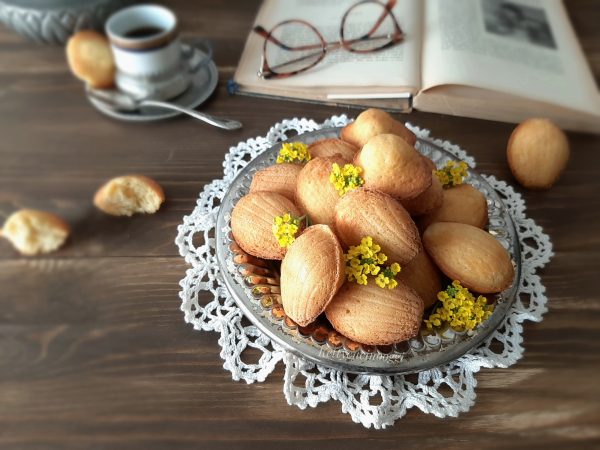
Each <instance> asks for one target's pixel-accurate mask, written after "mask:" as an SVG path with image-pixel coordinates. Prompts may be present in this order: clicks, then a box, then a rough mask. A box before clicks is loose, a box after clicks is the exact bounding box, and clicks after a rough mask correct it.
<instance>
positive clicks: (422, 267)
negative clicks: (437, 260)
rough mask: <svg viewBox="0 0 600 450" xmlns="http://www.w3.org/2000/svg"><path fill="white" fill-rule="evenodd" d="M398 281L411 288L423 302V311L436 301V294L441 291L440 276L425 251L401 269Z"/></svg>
mask: <svg viewBox="0 0 600 450" xmlns="http://www.w3.org/2000/svg"><path fill="white" fill-rule="evenodd" d="M398 279H400V280H402V281H404V282H405V283H406V284H407V285H408V286H410V287H411V288H413V289H414V290H415V291H416V292H417V294H419V297H421V299H422V300H423V304H424V306H425V309H427V308H429V307H430V306H432V305H433V304H434V303H435V302H436V301H437V294H438V292H440V291H441V290H442V274H441V272H440V269H438V268H437V266H436V265H435V264H434V263H433V261H432V260H431V258H430V257H429V255H427V252H426V251H425V250H421V251H420V252H419V254H418V255H417V256H416V257H415V258H414V259H413V260H412V261H411V262H410V263H409V264H407V265H405V266H403V267H402V270H401V271H400V273H399V274H398Z"/></svg>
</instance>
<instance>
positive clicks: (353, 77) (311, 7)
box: [235, 0, 422, 95]
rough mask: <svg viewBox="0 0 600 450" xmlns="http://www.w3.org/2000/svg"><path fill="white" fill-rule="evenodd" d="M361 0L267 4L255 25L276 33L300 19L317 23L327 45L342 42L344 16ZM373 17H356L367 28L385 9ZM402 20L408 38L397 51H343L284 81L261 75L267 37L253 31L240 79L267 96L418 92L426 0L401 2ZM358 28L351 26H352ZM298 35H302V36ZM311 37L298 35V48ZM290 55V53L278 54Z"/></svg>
mask: <svg viewBox="0 0 600 450" xmlns="http://www.w3.org/2000/svg"><path fill="white" fill-rule="evenodd" d="M354 4H356V0H338V1H335V2H327V1H321V0H266V1H265V2H264V3H263V5H262V6H261V9H260V11H259V14H258V16H257V19H256V24H255V25H261V26H263V27H264V28H265V29H266V30H267V31H270V30H271V29H272V28H273V27H274V26H275V25H277V24H279V23H280V22H282V21H284V20H289V19H300V20H304V21H306V22H308V23H310V24H311V25H313V26H314V27H315V28H316V29H317V30H318V31H319V32H320V33H321V34H322V35H323V37H324V39H325V41H326V42H328V43H329V42H339V40H340V24H341V21H342V17H343V15H344V13H345V12H346V11H347V10H348V8H350V7H351V6H352V5H354ZM373 12H377V14H376V15H374V16H373V17H366V15H361V16H355V20H359V21H361V22H363V23H362V24H357V25H358V26H360V27H361V29H364V27H365V26H366V27H367V28H368V27H370V26H371V24H375V23H376V22H377V19H378V17H379V16H380V15H381V13H382V12H383V8H380V9H379V10H377V9H374V10H373ZM392 12H393V14H394V15H395V17H396V18H397V20H398V22H399V24H400V27H401V28H402V31H403V32H404V33H405V35H406V36H405V39H404V41H403V42H401V43H400V44H398V45H396V46H393V47H391V48H388V49H385V50H382V51H378V52H373V53H367V54H360V53H353V52H349V51H346V50H343V49H336V50H333V51H331V52H327V54H326V56H325V58H324V59H323V60H322V61H321V62H320V63H318V64H317V65H316V66H315V67H313V68H312V69H309V70H307V71H305V72H301V73H299V74H296V75H293V76H290V77H288V78H283V79H268V80H265V79H262V78H261V77H259V76H258V75H257V72H258V71H259V69H260V68H261V56H262V53H263V46H264V42H265V39H264V38H263V37H262V36H260V35H258V34H257V33H254V32H251V33H250V35H249V37H248V41H247V42H246V47H245V49H244V53H243V55H242V58H241V60H240V64H239V66H238V70H237V71H236V74H235V81H236V82H237V83H239V84H240V85H241V86H253V87H255V88H258V89H259V90H260V91H262V92H269V91H271V90H272V91H273V92H277V91H281V90H283V89H293V90H296V91H298V90H299V89H303V88H304V89H306V88H319V91H322V92H325V93H327V94H338V95H344V94H345V93H354V94H356V93H365V94H369V93H371V94H375V95H376V94H377V92H380V91H381V89H380V88H382V87H384V88H388V89H386V90H384V92H388V93H389V92H390V89H392V90H397V91H399V92H406V91H407V90H408V91H410V92H416V91H417V90H418V88H419V87H420V85H419V83H420V80H421V74H420V53H421V24H422V3H421V2H420V0H398V2H397V4H396V5H395V6H394V8H393V10H392ZM352 25H354V24H352V23H350V21H349V22H348V26H352ZM296 34H298V33H296ZM303 38H305V39H310V37H308V38H307V37H306V36H302V35H295V36H291V37H290V39H294V41H293V42H294V45H300V44H302V39H303ZM278 51H285V50H278Z"/></svg>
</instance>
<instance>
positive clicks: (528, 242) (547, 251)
mask: <svg viewBox="0 0 600 450" xmlns="http://www.w3.org/2000/svg"><path fill="white" fill-rule="evenodd" d="M350 121H351V119H348V118H347V117H346V116H345V115H342V116H333V117H331V118H330V119H328V120H326V121H325V122H323V123H316V122H315V121H313V120H308V119H297V118H295V119H290V120H283V121H282V122H280V123H277V124H275V125H274V126H273V127H271V129H270V130H269V132H268V134H267V135H266V136H265V137H257V138H255V139H249V140H247V141H246V142H240V143H239V144H238V145H237V146H235V147H232V148H231V149H230V151H229V153H228V154H227V155H226V156H225V161H224V163H223V166H224V176H223V178H222V179H219V180H214V181H213V182H212V183H210V184H207V185H206V186H205V187H204V190H203V192H202V193H201V194H200V197H199V199H198V201H197V205H196V207H195V208H194V211H193V212H192V213H191V214H190V215H189V216H185V217H184V218H183V223H182V224H181V225H179V227H178V234H177V238H176V239H175V243H176V244H177V246H178V247H179V252H180V254H181V256H183V257H184V258H185V261H186V262H187V263H188V264H190V265H191V268H190V269H188V270H187V272H186V276H185V278H183V280H181V282H180V285H181V291H180V293H179V296H180V297H181V300H182V303H181V310H182V311H183V312H184V314H185V321H186V322H188V323H191V324H192V325H193V326H194V328H195V329H196V330H203V331H216V332H218V333H220V335H221V336H220V338H219V345H220V346H221V348H222V350H221V357H222V358H223V360H224V361H225V362H224V364H223V367H224V368H225V369H227V370H229V371H230V372H231V374H232V377H233V379H234V380H244V381H246V383H253V382H256V381H258V382H262V381H264V380H265V379H266V377H267V376H268V375H269V374H270V373H271V372H272V371H273V370H274V368H275V365H276V364H277V363H279V362H282V363H283V364H284V365H285V376H284V385H283V392H284V395H285V397H286V399H287V401H288V403H289V404H290V405H296V406H298V407H299V408H301V409H304V408H306V407H307V406H311V407H315V406H317V405H318V404H319V403H321V402H326V401H329V400H338V401H339V402H340V403H341V405H342V411H343V412H345V413H348V414H350V416H351V417H352V420H353V421H355V422H359V423H362V424H363V425H364V426H365V427H374V428H385V427H387V426H389V425H392V424H393V423H394V422H395V421H396V419H399V418H400V417H402V416H404V414H406V411H407V409H409V408H412V407H417V408H419V409H420V410H421V411H423V412H424V413H428V414H434V415H435V416H437V417H445V416H457V415H458V413H460V412H464V411H467V410H468V409H469V408H470V407H471V406H472V405H473V404H474V402H475V386H476V384H477V380H476V379H475V374H476V373H477V372H478V371H479V370H480V369H481V368H482V367H486V368H492V367H508V366H510V365H512V364H514V363H515V362H516V361H517V360H518V359H520V358H521V356H522V355H523V347H522V345H521V343H522V336H521V332H522V330H523V325H522V324H523V322H524V321H525V320H531V321H536V322H539V321H541V320H542V315H543V314H544V313H545V312H546V310H547V308H546V301H547V298H546V296H545V295H544V292H545V288H544V286H543V285H542V283H541V281H540V278H539V276H538V275H536V271H537V269H538V268H540V267H543V266H544V265H545V264H547V263H548V261H549V260H550V258H551V257H552V255H553V253H552V244H551V243H550V239H549V238H548V236H547V235H546V234H545V233H544V232H543V231H542V229H541V228H540V227H539V226H538V225H536V224H535V222H534V221H533V220H531V219H528V218H527V217H526V216H525V203H524V201H523V199H522V198H521V195H520V194H518V193H516V192H515V191H514V190H513V189H512V188H511V187H510V186H508V185H507V184H506V183H505V182H504V181H499V180H496V179H495V178H494V177H492V176H485V179H486V180H487V182H488V183H489V184H490V185H491V186H492V187H493V188H494V189H495V190H496V191H497V192H498V193H499V194H500V196H501V197H502V198H503V199H504V202H505V204H506V207H507V208H508V210H509V212H510V214H511V216H512V218H513V220H514V222H515V226H516V228H517V231H518V234H519V240H520V243H521V249H522V250H521V251H522V254H521V259H522V277H521V286H520V288H519V292H518V294H517V298H516V300H515V302H514V304H513V306H512V307H511V309H510V311H509V313H508V314H507V316H506V319H505V320H504V322H503V324H502V325H501V326H500V327H499V328H498V329H497V330H496V331H495V332H494V333H492V334H491V336H490V337H489V338H488V339H487V340H486V341H484V343H483V344H482V345H481V346H479V347H478V348H476V349H474V350H472V351H471V352H469V353H467V354H465V355H463V356H461V357H460V358H458V359H456V360H455V361H452V362H451V363H448V364H446V365H444V366H440V367H436V368H434V369H430V370H426V371H423V372H419V373H417V374H410V375H395V376H377V375H356V374H350V373H346V372H342V371H339V370H334V369H330V368H327V367H323V366H320V365H317V364H314V363H311V362H307V361H305V360H303V359H302V358H299V357H297V356H295V355H293V354H291V353H288V352H286V351H285V350H283V349H282V348H280V347H278V346H277V345H276V344H275V343H273V342H271V340H270V339H269V338H268V337H266V336H265V335H264V334H262V333H261V332H260V331H259V330H258V329H257V328H256V327H255V326H253V325H247V324H246V323H247V321H246V320H244V321H243V320H242V318H243V315H242V312H241V310H240V309H239V308H238V307H237V306H236V304H235V301H234V300H233V298H232V296H231V295H230V294H229V292H228V291H227V288H226V287H225V283H224V281H223V279H222V275H221V273H220V271H219V267H218V264H217V259H216V255H215V238H214V228H215V223H216V219H217V214H218V210H219V204H220V200H221V199H222V198H223V195H224V194H225V192H226V191H227V189H228V187H229V185H230V184H231V182H232V181H233V179H234V178H235V176H236V175H237V174H238V172H239V171H240V170H241V169H242V168H243V167H244V166H245V165H246V164H248V162H249V161H250V160H252V159H253V158H254V157H256V156H257V155H258V154H260V153H261V152H263V151H264V150H266V149H268V148H269V147H271V146H273V145H274V144H275V143H277V142H278V141H282V140H285V139H287V138H288V137H291V136H293V135H295V134H296V133H297V134H302V133H305V132H308V131H314V130H318V129H320V128H329V127H336V126H343V125H346V124H347V123H349V122H350ZM407 126H408V127H409V128H410V129H411V130H412V131H413V132H414V133H415V134H416V135H417V136H418V137H419V138H420V139H423V140H426V141H430V142H434V143H435V144H437V145H439V146H441V147H443V148H444V149H445V150H447V151H449V152H451V153H452V154H454V155H455V156H457V157H458V158H460V159H462V160H464V161H466V162H467V163H468V164H469V165H470V166H471V167H475V161H474V159H473V158H472V157H471V156H469V155H467V153H466V152H465V151H464V150H462V149H461V148H459V147H458V146H456V145H453V144H451V143H449V142H447V141H441V140H439V139H433V138H431V137H430V136H429V130H424V129H420V128H418V127H415V126H412V125H410V124H407ZM250 347H251V348H254V349H256V350H258V351H259V352H261V353H262V355H261V356H260V359H259V360H258V362H257V363H249V362H245V361H244V360H243V359H242V353H243V352H244V350H246V349H247V348H250Z"/></svg>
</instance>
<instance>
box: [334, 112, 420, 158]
mask: <svg viewBox="0 0 600 450" xmlns="http://www.w3.org/2000/svg"><path fill="white" fill-rule="evenodd" d="M378 134H395V135H396V136H400V137H401V138H402V139H404V140H405V141H406V142H408V144H409V145H410V146H414V145H415V143H416V142H417V137H416V136H415V134H414V133H413V132H412V131H410V130H409V129H408V128H406V127H405V126H404V124H403V123H402V122H399V121H397V120H396V119H394V118H393V117H392V116H390V115H389V114H388V113H386V112H385V111H382V110H380V109H375V108H370V109H367V110H365V111H363V112H362V113H360V114H359V115H358V117H357V118H356V120H355V121H354V122H352V123H350V124H348V125H346V126H345V127H344V128H342V131H341V135H340V136H341V138H342V140H344V141H346V142H350V143H351V144H352V145H354V146H356V147H358V148H362V146H363V145H365V144H366V143H367V141H368V140H369V139H371V138H372V137H373V136H377V135H378Z"/></svg>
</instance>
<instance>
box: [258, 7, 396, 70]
mask: <svg viewBox="0 0 600 450" xmlns="http://www.w3.org/2000/svg"><path fill="white" fill-rule="evenodd" d="M395 5H396V0H388V1H387V3H382V2H380V1H378V0H362V1H360V2H358V3H356V4H354V5H353V6H351V7H350V8H349V9H348V10H347V11H346V12H345V13H344V15H343V16H342V22H341V24H340V31H339V34H340V39H339V41H337V42H326V41H325V39H324V38H323V36H322V35H321V33H319V31H318V30H317V29H316V28H315V27H314V26H313V25H311V24H310V23H308V22H306V21H304V20H297V19H293V20H285V21H283V22H280V23H278V24H277V25H275V26H274V27H273V28H271V31H267V30H265V29H264V28H263V27H262V26H260V25H257V26H256V27H254V30H253V31H254V32H255V33H258V34H259V35H261V36H262V37H263V38H264V39H265V43H264V46H263V52H262V64H261V68H260V70H259V71H258V76H260V77H262V78H264V79H275V78H287V77H290V76H292V75H296V74H298V73H301V72H304V71H306V70H308V69H311V68H313V67H314V66H316V65H317V64H318V63H320V62H321V61H322V60H323V59H324V58H325V56H326V55H327V52H332V51H334V50H338V49H342V50H346V51H349V52H353V53H372V52H378V51H381V50H384V49H386V48H390V47H392V46H394V45H396V44H398V43H400V42H401V41H402V40H403V39H404V33H403V32H402V29H401V28H400V25H399V24H398V20H397V19H396V16H394V13H393V12H392V8H393V7H394V6H395ZM364 17H368V18H374V17H376V18H377V19H376V20H375V22H373V20H365V19H364Z"/></svg>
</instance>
